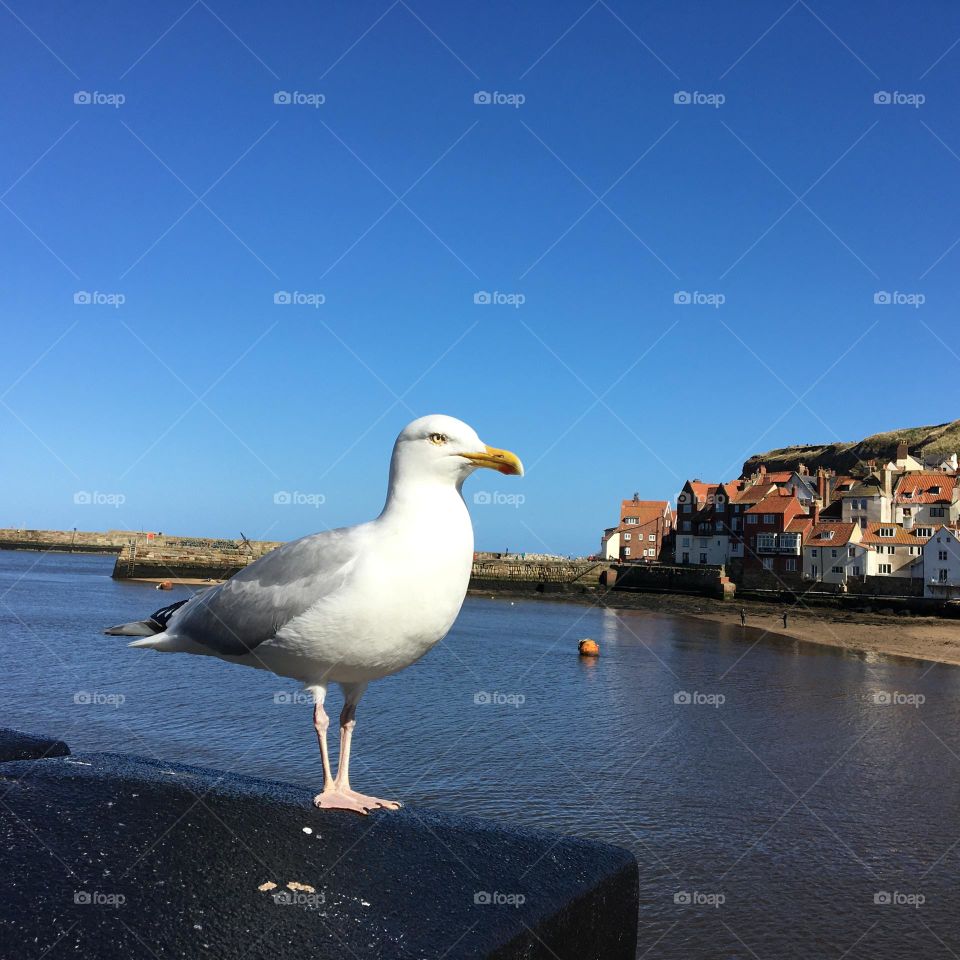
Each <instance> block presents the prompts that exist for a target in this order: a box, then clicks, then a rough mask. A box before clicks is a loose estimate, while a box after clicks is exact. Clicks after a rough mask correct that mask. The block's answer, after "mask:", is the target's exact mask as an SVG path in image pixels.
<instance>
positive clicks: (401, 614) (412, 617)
mask: <svg viewBox="0 0 960 960" xmlns="http://www.w3.org/2000/svg"><path fill="white" fill-rule="evenodd" d="M365 540H366V543H365V544H364V549H362V550H361V551H359V552H358V556H357V562H356V565H355V566H354V567H353V568H352V569H351V570H350V572H349V574H348V575H347V577H346V578H345V581H344V583H343V584H342V586H341V587H340V589H338V590H336V591H334V592H332V593H330V594H329V595H327V596H325V597H323V598H321V599H319V600H318V601H317V602H316V603H315V604H313V605H312V606H311V607H310V608H309V609H308V610H306V611H305V612H304V613H303V614H301V615H300V616H299V617H296V618H295V619H293V620H291V621H290V622H289V623H288V624H286V625H285V626H284V627H283V628H282V629H281V630H280V631H279V632H278V634H277V636H276V637H275V638H274V639H272V640H269V641H267V642H266V643H263V644H261V645H260V646H259V647H258V648H257V650H256V654H257V656H258V657H259V658H261V659H262V660H263V661H264V663H265V664H266V665H267V666H269V667H270V668H271V669H275V670H276V672H278V673H285V674H288V675H298V676H299V678H300V679H304V680H310V679H315V678H321V677H322V678H323V679H326V680H329V681H338V682H347V683H350V682H359V681H367V680H374V679H377V678H379V677H383V676H387V675H388V674H391V673H396V672H397V671H398V670H402V669H403V668H404V667H407V666H409V665H410V664H411V663H413V662H414V661H416V660H418V659H419V658H420V657H422V656H423V655H424V654H425V653H427V651H428V650H430V648H431V647H433V646H434V645H435V644H436V643H438V642H439V641H440V640H442V639H443V637H444V636H446V634H447V631H448V630H449V629H450V627H451V626H453V622H454V620H456V618H457V614H458V613H459V612H460V607H461V605H462V604H463V598H464V596H465V594H466V591H467V586H468V585H469V582H470V570H471V565H472V563H473V528H472V526H471V523H470V515H469V513H468V512H467V508H466V505H465V504H464V502H463V498H462V497H461V496H460V494H459V492H458V491H457V490H456V489H453V488H447V489H442V490H438V491H431V492H430V495H429V496H426V497H423V498H419V499H417V500H415V501H414V502H411V503H410V504H407V505H405V506H404V508H403V509H398V510H394V511H391V513H390V514H389V515H384V516H381V517H380V518H379V519H378V520H376V521H374V522H373V523H370V524H367V525H366V528H365ZM291 658H293V659H294V661H295V663H294V664H293V667H294V669H295V670H296V674H294V673H293V671H292V670H291V669H290V667H291V664H290V661H291ZM305 661H306V662H305ZM307 672H309V676H306V675H304V674H306V673H307Z"/></svg>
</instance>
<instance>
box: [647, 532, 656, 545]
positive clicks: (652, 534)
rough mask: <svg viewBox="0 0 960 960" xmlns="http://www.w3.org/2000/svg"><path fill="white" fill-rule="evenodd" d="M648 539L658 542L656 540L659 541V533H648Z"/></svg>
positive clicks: (651, 541)
mask: <svg viewBox="0 0 960 960" xmlns="http://www.w3.org/2000/svg"><path fill="white" fill-rule="evenodd" d="M647 540H649V541H650V543H656V542H657V535H656V534H655V533H651V534H648V535H647Z"/></svg>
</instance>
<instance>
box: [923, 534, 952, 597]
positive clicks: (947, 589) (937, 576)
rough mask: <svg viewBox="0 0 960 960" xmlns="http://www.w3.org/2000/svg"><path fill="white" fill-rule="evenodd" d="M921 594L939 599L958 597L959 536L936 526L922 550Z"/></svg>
mask: <svg viewBox="0 0 960 960" xmlns="http://www.w3.org/2000/svg"><path fill="white" fill-rule="evenodd" d="M923 595H924V596H925V597H936V598H937V599H939V600H952V599H954V598H956V597H960V536H958V535H957V531H956V530H951V529H950V528H949V527H938V528H937V529H936V531H935V532H934V534H933V536H932V537H931V538H930V539H929V540H928V541H927V545H926V547H924V550H923Z"/></svg>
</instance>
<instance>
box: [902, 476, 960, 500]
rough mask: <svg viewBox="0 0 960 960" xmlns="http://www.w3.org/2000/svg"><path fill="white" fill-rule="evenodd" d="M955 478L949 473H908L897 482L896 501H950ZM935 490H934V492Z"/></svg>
mask: <svg viewBox="0 0 960 960" xmlns="http://www.w3.org/2000/svg"><path fill="white" fill-rule="evenodd" d="M956 482H957V478H956V477H954V476H951V475H950V474H949V473H908V474H905V475H904V476H903V477H902V478H901V480H900V483H898V484H897V496H896V501H897V503H950V502H951V501H952V499H953V487H954V484H955V483H956ZM934 491H936V492H934Z"/></svg>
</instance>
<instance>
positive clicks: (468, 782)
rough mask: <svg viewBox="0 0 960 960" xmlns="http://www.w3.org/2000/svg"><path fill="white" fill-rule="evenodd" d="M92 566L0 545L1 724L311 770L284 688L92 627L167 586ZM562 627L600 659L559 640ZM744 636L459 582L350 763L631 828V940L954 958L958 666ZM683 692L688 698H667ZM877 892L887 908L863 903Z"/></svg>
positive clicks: (458, 805)
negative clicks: (882, 698) (461, 602)
mask: <svg viewBox="0 0 960 960" xmlns="http://www.w3.org/2000/svg"><path fill="white" fill-rule="evenodd" d="M112 564H113V560H112V558H107V557H90V556H63V555H56V554H37V553H0V653H2V656H3V664H2V665H3V669H2V675H0V696H2V702H3V704H4V708H5V709H4V715H3V721H2V722H3V724H4V725H7V726H12V727H17V728H20V729H23V730H27V731H32V732H36V733H43V734H49V735H53V736H58V737H62V738H63V739H65V740H66V741H67V742H68V743H70V745H71V747H72V748H73V749H74V751H75V752H81V751H93V750H119V751H125V752H132V753H140V754H143V755H147V756H154V757H160V758H164V759H169V760H177V761H181V762H187V763H199V764H204V765H208V766H213V767H218V768H221V769H226V770H232V771H237V772H242V773H246V774H250V775H254V776H264V777H270V778H275V779H282V780H286V781H290V782H294V783H297V784H301V785H303V786H306V787H311V788H319V786H320V764H319V757H318V754H317V749H316V742H315V739H314V735H313V730H312V727H311V718H310V707H309V706H308V705H307V704H305V703H303V702H299V703H298V702H290V701H296V699H297V689H296V686H295V685H294V684H292V682H290V681H285V680H280V679H278V678H275V677H273V676H272V675H270V674H267V673H263V672H261V671H256V670H250V669H246V668H242V667H236V666H231V665H227V664H223V663H220V662H219V661H216V660H214V659H206V658H194V657H187V656H169V655H168V656H162V655H158V654H152V653H149V652H144V651H133V650H129V649H127V648H126V646H125V641H124V640H123V639H122V638H117V637H105V636H102V634H101V632H100V631H101V629H102V628H103V626H104V625H109V624H113V623H119V622H122V621H125V620H131V619H139V618H140V617H142V616H145V615H146V614H147V613H149V612H150V611H151V610H153V609H155V608H156V607H158V606H161V605H162V604H164V603H169V602H170V601H171V600H173V599H176V598H177V597H178V596H185V595H186V591H185V590H182V591H175V592H174V593H173V594H171V593H158V592H156V591H155V590H154V589H153V588H152V587H150V586H146V585H140V584H130V583H118V582H115V581H113V580H111V579H110V571H111V569H112ZM945 629H951V627H950V626H945ZM583 636H592V637H594V638H595V639H597V640H598V641H599V642H600V645H601V649H602V656H601V658H600V659H599V660H597V661H583V660H581V659H579V658H578V657H577V655H576V639H577V638H580V637H583ZM753 640H754V636H753V635H751V634H750V633H749V631H748V632H747V634H746V639H745V634H744V632H743V631H741V629H740V628H739V627H726V626H721V625H716V624H710V623H700V622H697V621H694V620H690V619H684V618H674V617H669V616H656V615H651V614H646V613H638V612H626V611H623V612H611V611H604V610H598V609H595V608H592V607H588V606H578V605H572V604H562V603H545V602H541V601H530V602H526V601H524V602H516V603H513V604H512V603H510V602H509V601H503V600H488V599H470V600H468V601H467V603H466V605H465V607H464V610H463V613H462V614H461V617H460V620H459V621H458V623H457V625H456V627H455V628H454V630H453V632H452V633H451V635H450V636H449V637H448V638H447V640H446V641H445V642H444V643H443V644H441V645H440V646H439V647H438V648H436V649H435V650H434V651H432V652H431V653H430V655H429V656H428V657H426V658H425V659H424V660H423V661H421V662H420V663H418V664H416V665H415V666H413V667H412V668H410V669H409V670H407V671H405V672H404V673H403V674H401V675H399V676H398V677H393V678H389V679H387V680H384V681H381V682H379V683H377V684H374V685H372V686H371V688H370V689H369V690H368V692H367V694H366V696H365V697H364V699H363V701H362V703H361V705H360V710H359V714H358V727H357V731H356V736H355V741H354V743H355V748H354V756H353V758H352V764H351V774H352V779H353V780H354V783H355V785H356V786H357V787H358V788H359V789H366V790H368V791H369V792H371V793H378V794H380V795H381V796H387V797H394V796H395V797H397V798H400V799H403V800H406V801H407V802H409V803H410V804H412V805H423V806H432V807H442V808H445V809H447V810H450V811H461V812H464V813H471V814H477V815H479V816H483V817H488V818H492V819H498V820H501V821H503V822H509V823H517V824H527V825H530V826H536V827H543V828H548V829H551V830H555V831H559V832H562V833H571V834H578V835H586V836H591V837H596V838H598V839H603V840H608V841H612V842H614V843H618V844H622V845H624V846H627V847H629V848H630V849H632V850H633V851H634V853H635V854H636V856H637V858H638V860H639V863H640V876H641V909H640V942H641V948H640V955H644V951H648V952H647V953H646V956H648V957H667V958H690V957H725V958H726V957H736V958H761V960H767V958H774V957H776V958H782V957H835V958H838V960H839V958H841V957H843V958H851V960H852V958H871V960H875V958H888V957H889V958H901V957H907V956H910V957H923V958H936V957H951V956H956V955H957V953H960V933H958V930H957V926H956V923H955V922H954V917H955V916H956V915H957V907H958V905H960V904H958V899H960V897H958V894H957V892H956V890H955V887H956V883H955V877H956V876H957V874H958V872H960V812H958V811H960V786H958V785H960V738H958V736H957V731H958V729H960V709H958V695H960V670H958V669H957V668H954V667H946V666H931V665H930V664H923V663H913V662H907V661H897V660H893V659H889V658H882V657H878V656H855V655H850V654H845V653H843V652H841V651H838V650H835V649H830V648H818V647H813V646H809V645H801V644H794V643H790V642H783V641H779V642H776V641H767V640H765V641H763V642H760V643H757V644H756V645H752V644H753ZM683 692H686V693H688V694H690V697H689V699H691V700H699V701H709V702H700V703H696V702H694V703H676V702H675V699H676V698H677V694H680V693H683ZM878 692H881V693H889V694H894V693H896V694H899V695H901V696H898V697H893V698H892V699H894V700H903V699H904V698H903V696H902V695H907V696H909V697H913V698H914V700H919V699H920V698H921V697H922V698H923V702H922V703H921V704H920V705H918V706H917V705H909V704H907V703H893V704H890V705H883V704H878V703H876V702H875V694H877V693H878ZM78 694H80V696H79V697H78V696H77V695H78ZM84 694H85V695H86V696H84ZM694 694H697V696H696V697H694V696H693V695H694ZM121 697H122V702H120V699H121ZM720 697H722V698H724V701H723V702H722V703H719V698H720ZM330 699H331V701H332V707H331V713H335V711H336V710H337V709H338V707H339V704H338V699H339V698H338V696H337V694H336V693H331V698H330ZM680 699H681V700H682V699H685V698H683V697H680ZM76 700H80V701H90V702H79V703H78V702H75V701H76ZM334 739H335V738H334ZM534 870H535V868H534ZM882 893H887V894H889V895H890V897H889V898H890V899H891V900H893V901H900V902H892V903H875V902H874V901H875V897H876V896H877V895H878V894H882ZM920 897H922V898H923V901H924V902H922V903H918V898H920ZM721 898H722V902H721ZM911 898H912V899H911ZM685 899H689V900H690V901H692V902H691V903H689V904H687V903H684V902H682V901H683V900H685ZM880 899H883V898H882V897H881V898H880ZM678 900H679V901H681V902H677V901H678Z"/></svg>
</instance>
